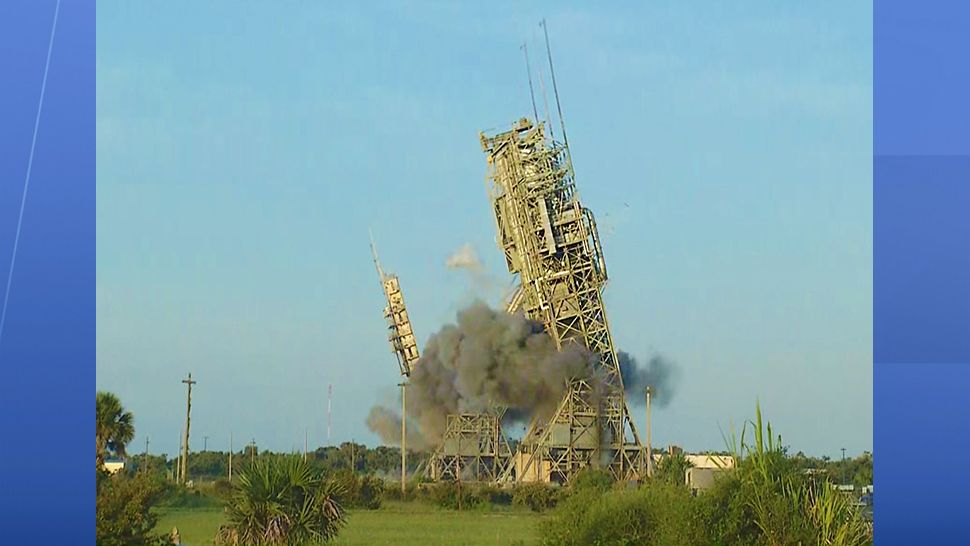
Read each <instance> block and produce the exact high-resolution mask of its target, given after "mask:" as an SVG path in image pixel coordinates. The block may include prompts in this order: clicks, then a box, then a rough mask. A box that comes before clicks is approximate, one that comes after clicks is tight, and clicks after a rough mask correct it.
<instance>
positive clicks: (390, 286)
mask: <svg viewBox="0 0 970 546" xmlns="http://www.w3.org/2000/svg"><path fill="white" fill-rule="evenodd" d="M370 249H371V254H373V256H374V266H375V267H377V275H378V276H379V277H380V279H381V287H382V288H383V289H384V298H385V299H386V300H387V307H385V308H384V318H386V319H387V339H388V341H390V342H391V351H392V352H393V353H394V356H396V357H397V364H398V366H399V367H400V369H401V375H402V376H404V377H408V376H410V375H411V370H412V369H413V368H414V364H415V363H417V361H418V358H419V356H420V354H419V353H418V342H417V341H416V340H415V339H414V330H413V329H412V328H411V319H410V318H409V317H408V310H407V307H405V306H404V294H403V293H402V292H401V283H400V281H398V278H397V275H393V274H390V273H385V272H384V268H382V267H381V262H380V260H378V258H377V248H376V247H375V246H374V238H373V237H371V242H370ZM402 418H403V416H402Z"/></svg>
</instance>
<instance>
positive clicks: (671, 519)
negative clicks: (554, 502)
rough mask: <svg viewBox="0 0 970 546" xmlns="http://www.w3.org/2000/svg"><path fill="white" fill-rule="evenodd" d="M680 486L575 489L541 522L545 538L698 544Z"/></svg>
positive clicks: (581, 543)
mask: <svg viewBox="0 0 970 546" xmlns="http://www.w3.org/2000/svg"><path fill="white" fill-rule="evenodd" d="M693 500H694V499H693V498H692V497H691V496H690V494H689V493H688V492H687V491H686V490H685V489H684V488H682V487H675V486H671V485H669V484H663V483H652V484H650V485H649V486H647V487H642V488H640V489H622V490H618V489H611V490H603V489H602V488H587V489H585V490H578V491H575V492H574V493H573V494H572V495H570V497H569V498H568V499H566V500H565V501H564V502H563V503H562V504H560V506H559V507H558V508H557V509H556V512H555V516H554V517H553V518H552V519H550V520H547V521H544V522H542V524H541V525H542V528H543V534H544V536H545V543H546V544H549V545H561V546H585V545H587V544H601V545H614V544H615V545H630V546H632V545H639V544H643V545H651V546H654V545H656V546H692V545H694V544H703V543H704V542H705V540H704V538H705V537H704V533H703V529H702V525H701V521H700V519H699V518H698V517H697V512H696V509H695V507H694V505H693V502H692V501H693Z"/></svg>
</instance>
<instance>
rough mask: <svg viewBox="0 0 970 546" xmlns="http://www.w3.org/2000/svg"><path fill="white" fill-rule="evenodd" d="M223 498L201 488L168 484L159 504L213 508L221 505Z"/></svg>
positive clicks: (176, 506)
mask: <svg viewBox="0 0 970 546" xmlns="http://www.w3.org/2000/svg"><path fill="white" fill-rule="evenodd" d="M222 502H223V501H222V500H221V499H219V498H217V497H215V496H210V495H208V494H206V493H205V492H203V491H202V490H201V489H197V488H192V489H188V488H185V487H181V486H177V485H171V484H167V486H166V488H165V494H164V496H163V497H162V499H161V501H159V503H158V505H159V506H164V507H166V508H212V507H216V506H220V505H221V504H222Z"/></svg>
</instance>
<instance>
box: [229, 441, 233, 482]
mask: <svg viewBox="0 0 970 546" xmlns="http://www.w3.org/2000/svg"><path fill="white" fill-rule="evenodd" d="M229 483H232V432H230V433H229Z"/></svg>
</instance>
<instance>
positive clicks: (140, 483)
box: [95, 471, 166, 546]
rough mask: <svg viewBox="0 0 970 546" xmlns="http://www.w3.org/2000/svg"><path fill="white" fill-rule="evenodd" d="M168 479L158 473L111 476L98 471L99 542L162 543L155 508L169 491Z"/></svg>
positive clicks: (106, 545) (110, 544) (118, 545)
mask: <svg viewBox="0 0 970 546" xmlns="http://www.w3.org/2000/svg"><path fill="white" fill-rule="evenodd" d="M165 490H166V486H165V482H164V481H162V480H160V479H158V478H156V477H154V476H146V475H141V476H134V477H126V476H120V475H119V476H108V475H106V474H105V473H104V472H100V471H99V472H98V477H97V501H96V508H95V512H96V526H95V529H96V530H95V541H96V543H97V544H99V545H103V546H121V545H127V544H138V545H153V544H162V543H163V540H164V539H163V538H162V537H161V536H160V535H154V534H153V533H152V529H154V528H155V524H156V523H157V522H158V516H156V515H155V514H154V513H153V511H152V507H153V506H155V504H156V503H158V501H159V500H160V499H161V498H162V496H163V495H164V494H165Z"/></svg>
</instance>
